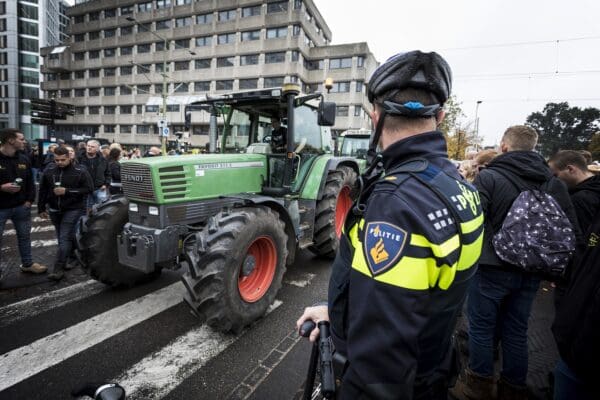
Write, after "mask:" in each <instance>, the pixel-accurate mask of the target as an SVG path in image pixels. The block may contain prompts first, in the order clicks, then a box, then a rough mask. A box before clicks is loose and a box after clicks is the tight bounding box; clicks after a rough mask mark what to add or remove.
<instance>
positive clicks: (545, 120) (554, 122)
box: [526, 102, 600, 157]
mask: <svg viewBox="0 0 600 400" xmlns="http://www.w3.org/2000/svg"><path fill="white" fill-rule="evenodd" d="M526 125H529V126H531V127H532V128H534V129H535V130H536V131H537V132H538V134H539V140H538V147H539V150H540V152H541V153H542V155H544V156H546V157H547V156H551V155H552V154H554V153H556V152H557V151H559V150H567V149H568V150H584V149H586V148H587V147H588V146H589V144H590V140H591V139H592V135H593V134H594V132H596V131H597V130H598V128H599V127H600V110H598V109H597V108H593V107H588V108H579V107H569V103H567V102H563V103H548V104H546V105H545V106H544V109H543V110H542V111H541V112H534V113H532V114H531V115H529V116H528V117H527V122H526Z"/></svg>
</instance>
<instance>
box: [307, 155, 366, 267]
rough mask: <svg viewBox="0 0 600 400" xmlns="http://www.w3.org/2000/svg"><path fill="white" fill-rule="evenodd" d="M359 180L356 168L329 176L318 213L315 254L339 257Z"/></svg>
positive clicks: (318, 206)
mask: <svg viewBox="0 0 600 400" xmlns="http://www.w3.org/2000/svg"><path fill="white" fill-rule="evenodd" d="M357 177H358V175H357V174H356V172H354V170H353V169H352V168H350V167H344V166H342V167H339V168H338V169H336V170H334V171H330V172H329V174H327V182H326V183H325V188H324V191H323V196H322V197H321V200H318V201H317V208H316V210H315V229H314V236H313V237H314V244H313V245H312V246H311V247H310V250H311V251H312V252H313V253H315V254H317V255H319V256H323V257H328V258H333V257H335V253H336V251H337V249H338V246H339V242H340V236H341V235H342V228H343V227H344V220H345V219H346V215H347V214H348V211H350V208H351V207H352V203H353V197H354V196H353V195H354V193H353V192H354V190H353V189H354V185H355V183H356V179H357Z"/></svg>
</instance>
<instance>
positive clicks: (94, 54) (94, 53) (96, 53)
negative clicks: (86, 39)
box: [88, 50, 100, 60]
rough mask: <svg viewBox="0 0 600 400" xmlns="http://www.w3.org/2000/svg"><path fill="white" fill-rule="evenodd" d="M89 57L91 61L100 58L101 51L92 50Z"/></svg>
mask: <svg viewBox="0 0 600 400" xmlns="http://www.w3.org/2000/svg"><path fill="white" fill-rule="evenodd" d="M88 57H89V59H90V60H94V59H96V58H100V50H90V52H89V54H88Z"/></svg>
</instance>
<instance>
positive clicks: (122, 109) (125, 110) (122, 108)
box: [119, 106, 133, 114]
mask: <svg viewBox="0 0 600 400" xmlns="http://www.w3.org/2000/svg"><path fill="white" fill-rule="evenodd" d="M132 111H133V107H132V106H120V107H119V114H131V113H132Z"/></svg>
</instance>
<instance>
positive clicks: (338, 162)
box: [300, 156, 360, 201]
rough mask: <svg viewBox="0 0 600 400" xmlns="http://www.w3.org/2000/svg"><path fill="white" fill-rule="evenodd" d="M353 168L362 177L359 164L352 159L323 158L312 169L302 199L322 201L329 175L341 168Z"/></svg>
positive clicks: (303, 189)
mask: <svg viewBox="0 0 600 400" xmlns="http://www.w3.org/2000/svg"><path fill="white" fill-rule="evenodd" d="M342 165H343V166H347V167H350V168H352V169H353V170H354V171H356V173H357V174H358V175H360V172H359V168H358V163H357V162H356V160H355V159H354V158H352V157H328V156H321V157H319V159H317V160H315V162H314V163H313V165H312V166H311V168H310V172H309V174H308V177H307V179H306V182H305V184H304V186H303V187H302V193H301V194H300V198H302V199H308V200H315V201H316V200H320V199H321V198H322V197H323V190H324V188H325V183H326V182H327V174H328V173H329V172H330V171H335V170H336V169H337V168H338V167H339V166H342Z"/></svg>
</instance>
